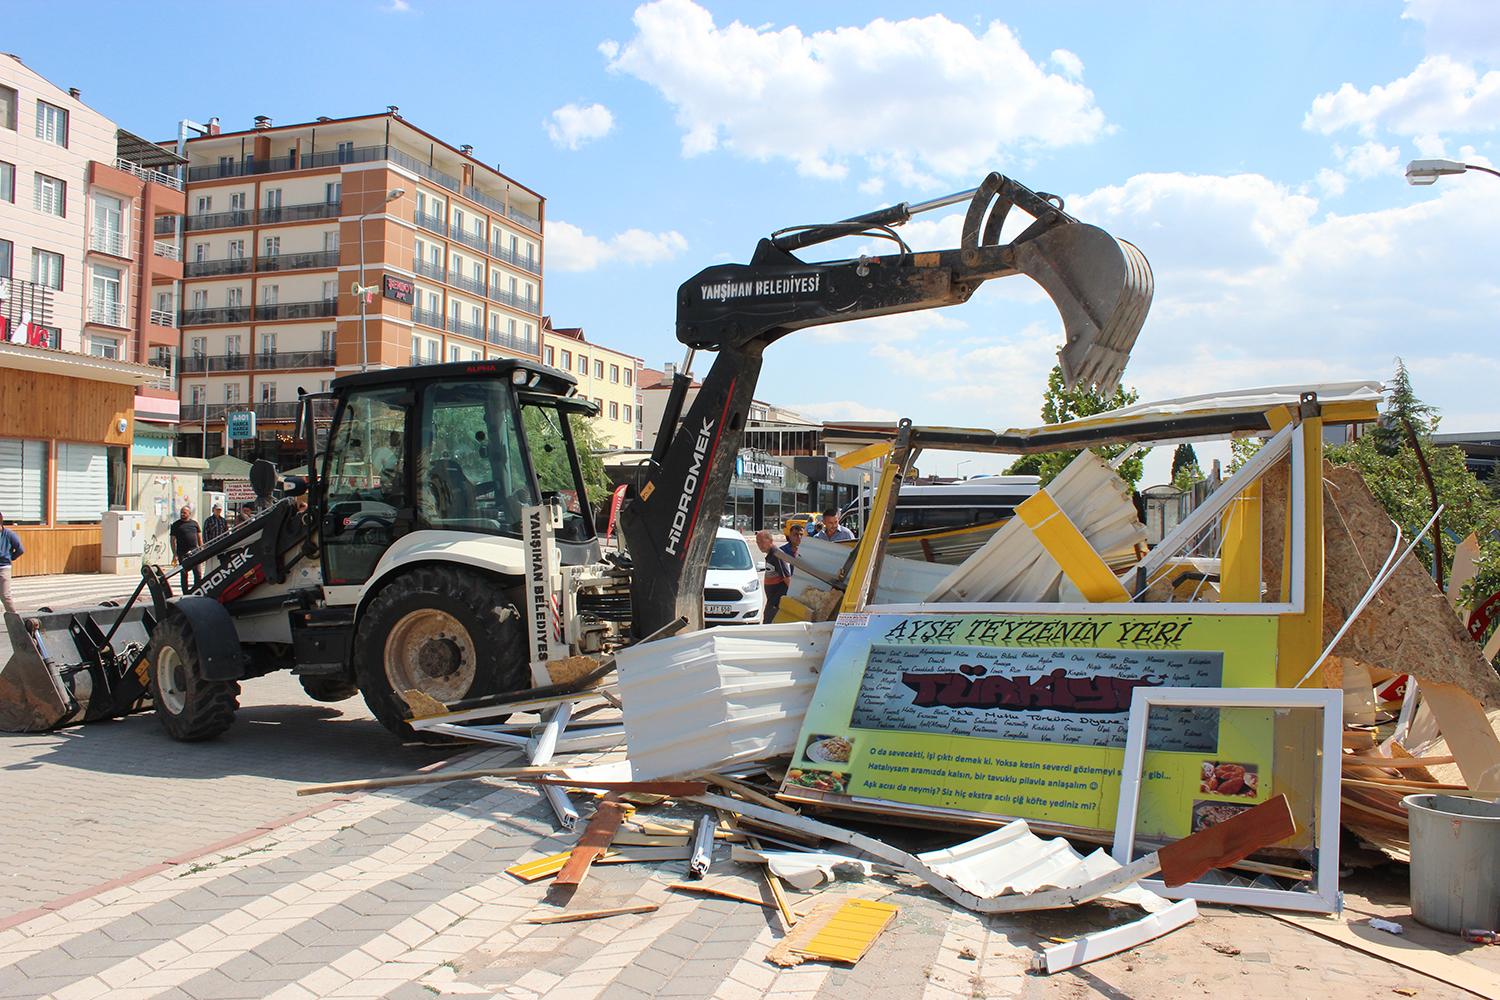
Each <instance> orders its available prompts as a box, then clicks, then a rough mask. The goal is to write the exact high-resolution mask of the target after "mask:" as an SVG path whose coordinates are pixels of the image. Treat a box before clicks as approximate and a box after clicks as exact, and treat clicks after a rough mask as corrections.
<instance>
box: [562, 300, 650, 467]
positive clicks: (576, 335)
mask: <svg viewBox="0 0 1500 1000" xmlns="http://www.w3.org/2000/svg"><path fill="white" fill-rule="evenodd" d="M542 361H544V362H545V363H547V364H549V365H551V366H552V367H554V368H560V369H562V370H563V371H565V372H569V373H571V374H572V375H573V377H574V378H576V379H578V394H579V395H580V396H587V397H588V398H589V399H591V400H593V401H594V402H595V403H596V404H598V406H599V417H598V419H597V420H595V421H594V430H595V431H596V432H598V435H599V441H600V443H601V444H602V445H603V446H604V447H606V448H609V449H611V450H619V449H633V448H639V447H640V446H641V419H642V415H641V396H640V385H641V372H642V370H643V368H642V362H641V359H640V358H638V357H636V356H635V355H633V354H626V353H624V352H622V351H617V350H615V349H613V348H610V347H604V346H603V345H601V344H597V343H594V342H591V341H590V340H589V339H588V338H587V337H585V336H584V334H583V327H581V326H573V327H554V326H553V325H552V318H551V317H550V316H543V317H542Z"/></svg>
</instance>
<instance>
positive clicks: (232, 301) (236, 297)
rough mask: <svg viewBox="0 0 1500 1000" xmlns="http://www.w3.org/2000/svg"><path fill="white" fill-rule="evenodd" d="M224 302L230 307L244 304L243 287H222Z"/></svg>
mask: <svg viewBox="0 0 1500 1000" xmlns="http://www.w3.org/2000/svg"><path fill="white" fill-rule="evenodd" d="M224 304H225V305H226V306H228V307H229V308H230V309H239V308H241V307H243V306H244V304H245V290H244V289H243V288H226V289H224Z"/></svg>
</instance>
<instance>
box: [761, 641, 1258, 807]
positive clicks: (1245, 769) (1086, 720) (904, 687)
mask: <svg viewBox="0 0 1500 1000" xmlns="http://www.w3.org/2000/svg"><path fill="white" fill-rule="evenodd" d="M1275 677H1276V621H1275V619H1274V618H1272V617H1254V616H1242V615H1238V616H1230V615H1202V614H1192V615H1183V616H1180V617H1166V616H1160V615H1149V616H1148V615H1129V614H1122V615H1109V616H1096V617H1084V616H1042V615H961V614H941V615H899V614H868V615H857V616H856V615H851V616H846V617H845V618H844V619H841V621H840V623H839V625H838V627H837V628H836V630H835V632H834V638H833V641H832V643H831V645H830V647H829V651H828V656H827V657H826V659H825V660H824V664H823V669H822V672H821V673H820V675H819V680H818V688H817V691H816V693H815V694H814V696H813V701H812V704H811V706H810V707H809V709H808V712H807V717H806V721H805V723H804V727H803V731H802V735H801V738H800V740H799V742H798V749H797V754H796V756H795V757H794V759H793V761H792V768H791V770H790V771H789V773H788V775H787V779H786V782H785V783H784V785H783V788H782V792H783V794H784V795H786V796H788V797H791V798H808V799H816V800H820V801H839V800H843V801H844V802H846V803H848V804H851V805H861V804H862V805H871V806H874V805H877V804H878V805H881V806H893V805H894V806H908V807H911V808H912V811H916V812H922V811H927V812H934V811H935V812H939V813H954V812H958V813H985V814H991V815H995V816H1004V817H1024V818H1029V819H1036V820H1043V821H1047V822H1050V823H1054V824H1058V825H1065V826H1072V827H1079V828H1084V829H1090V830H1098V831H1108V830H1110V829H1112V828H1113V824H1114V815H1115V810H1116V807H1117V803H1118V794H1119V773H1120V764H1121V762H1122V760H1123V757H1124V748H1125V735H1126V727H1127V722H1128V719H1129V714H1130V702H1131V697H1132V694H1133V692H1135V691H1137V690H1139V689H1141V688H1144V687H1270V686H1274V684H1275ZM1218 717H1219V712H1218V711H1217V710H1215V709H1163V710H1160V711H1154V712H1152V713H1151V729H1150V731H1149V733H1148V737H1147V748H1148V755H1147V771H1148V775H1147V777H1148V778H1151V779H1152V780H1165V781H1169V782H1176V781H1181V782H1200V781H1207V779H1204V778H1203V777H1202V776H1203V774H1204V773H1205V770H1204V767H1203V765H1204V763H1205V762H1208V763H1211V764H1212V765H1213V767H1214V768H1215V774H1216V775H1217V774H1218V771H1219V770H1220V765H1221V764H1236V765H1238V766H1239V768H1240V769H1239V770H1236V769H1235V768H1234V767H1223V768H1222V772H1223V775H1224V778H1223V779H1222V780H1223V783H1224V784H1225V785H1226V786H1229V787H1232V789H1233V793H1237V794H1238V795H1239V797H1240V800H1241V801H1243V800H1244V799H1245V797H1246V796H1245V785H1244V782H1243V775H1244V774H1246V773H1251V772H1253V773H1254V774H1255V776H1256V777H1255V779H1254V781H1253V783H1254V784H1255V785H1256V787H1257V790H1259V789H1260V788H1261V787H1262V786H1261V784H1260V783H1261V782H1266V784H1265V785H1264V787H1265V788H1269V771H1270V764H1271V761H1270V746H1269V744H1270V727H1269V722H1267V724H1266V726H1265V727H1262V728H1259V729H1255V728H1254V727H1252V731H1247V730H1246V728H1245V727H1244V726H1243V725H1240V726H1238V727H1237V728H1236V730H1235V732H1236V734H1237V736H1236V739H1235V741H1234V745H1233V746H1229V747H1226V746H1224V745H1223V741H1222V740H1221V733H1220V728H1219V718H1218ZM1241 722H1243V718H1241ZM1153 775H1154V776H1155V777H1153ZM1235 775H1239V776H1240V777H1241V782H1240V783H1239V784H1236V783H1235V782H1234V781H1233V780H1232V779H1233V777H1234V776H1235ZM1220 780H1221V779H1220V778H1219V777H1217V776H1216V777H1215V778H1214V779H1213V780H1212V781H1210V782H1208V784H1210V785H1212V786H1214V788H1215V790H1216V789H1217V786H1218V785H1219V783H1220ZM1205 787H1206V786H1205ZM1205 795H1207V796H1209V797H1213V795H1212V793H1205ZM1255 797H1257V796H1252V799H1253V798H1255ZM1153 801H1161V802H1166V801H1168V798H1167V797H1165V796H1156V797H1154V798H1153ZM1144 805H1145V803H1144V802H1143V806H1144ZM1142 819H1143V821H1146V822H1149V823H1154V824H1156V827H1157V828H1158V829H1161V830H1163V831H1164V832H1165V831H1167V830H1177V829H1182V830H1183V832H1184V833H1185V832H1186V828H1187V827H1188V826H1189V825H1190V824H1191V816H1189V815H1184V816H1182V817H1175V816H1171V817H1168V816H1163V817H1150V816H1144V815H1143V817H1142Z"/></svg>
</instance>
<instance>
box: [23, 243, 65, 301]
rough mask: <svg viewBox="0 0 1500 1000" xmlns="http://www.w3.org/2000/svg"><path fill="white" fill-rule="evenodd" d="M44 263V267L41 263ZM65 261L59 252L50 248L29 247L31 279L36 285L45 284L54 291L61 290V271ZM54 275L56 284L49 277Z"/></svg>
mask: <svg viewBox="0 0 1500 1000" xmlns="http://www.w3.org/2000/svg"><path fill="white" fill-rule="evenodd" d="M44 264H45V265H46V266H45V267H44V266H43V265H44ZM66 266H67V263H66V261H65V260H64V259H63V255H62V254H60V253H54V252H53V251H51V250H43V249H42V248H41V247H32V248H31V280H32V281H33V282H35V283H36V284H38V285H46V286H47V287H48V288H51V289H52V290H54V291H61V290H62V286H63V271H64V269H65V268H66ZM54 276H55V277H56V284H54V283H53V282H52V281H51V280H49V278H51V277H54Z"/></svg>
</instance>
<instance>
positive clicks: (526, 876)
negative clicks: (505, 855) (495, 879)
mask: <svg viewBox="0 0 1500 1000" xmlns="http://www.w3.org/2000/svg"><path fill="white" fill-rule="evenodd" d="M572 855H573V852H572V851H563V852H562V853H561V854H549V855H548V856H547V857H545V858H536V859H534V860H532V861H522V862H520V863H518V864H514V865H511V866H510V867H509V868H507V869H505V874H507V875H513V876H515V877H516V878H518V879H520V880H521V881H522V882H536V881H538V880H540V879H544V878H547V877H549V876H551V875H556V874H557V873H558V872H560V871H562V866H563V865H565V864H567V863H568V858H570V857H572Z"/></svg>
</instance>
